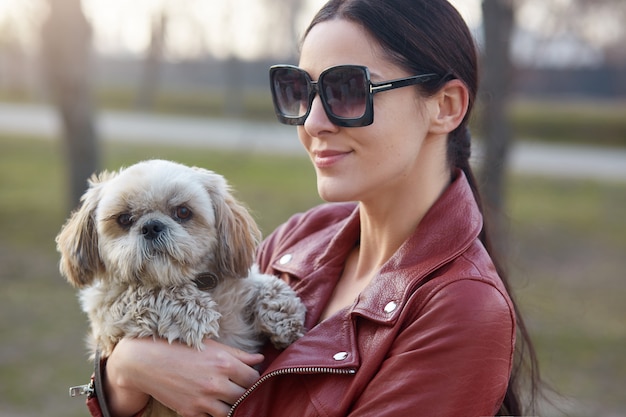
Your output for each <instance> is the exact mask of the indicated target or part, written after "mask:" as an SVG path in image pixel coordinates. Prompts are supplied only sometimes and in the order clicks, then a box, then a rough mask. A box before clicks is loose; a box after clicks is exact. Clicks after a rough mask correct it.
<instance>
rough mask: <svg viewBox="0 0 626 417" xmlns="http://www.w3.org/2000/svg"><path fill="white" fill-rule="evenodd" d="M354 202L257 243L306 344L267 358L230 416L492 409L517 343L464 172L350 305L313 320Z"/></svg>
mask: <svg viewBox="0 0 626 417" xmlns="http://www.w3.org/2000/svg"><path fill="white" fill-rule="evenodd" d="M358 211H359V210H358V206H356V205H355V204H325V205H322V206H319V207H317V208H314V209H312V210H311V211H309V212H307V213H304V214H299V215H296V216H294V217H292V218H291V219H290V220H289V221H288V222H287V223H285V224H284V225H282V226H281V227H280V228H278V229H277V230H276V231H275V232H274V233H273V234H272V235H271V236H269V238H268V239H267V240H266V241H265V242H264V243H263V245H262V247H261V249H260V251H259V255H258V262H259V264H260V266H261V269H262V270H264V271H265V272H268V273H273V274H276V275H280V276H282V277H283V278H284V279H286V280H287V281H288V282H289V283H290V284H291V285H292V286H293V288H294V289H295V290H296V291H297V292H298V294H299V295H300V297H301V298H302V300H303V301H304V303H305V304H306V306H307V309H308V312H307V319H306V324H307V328H309V329H310V330H309V331H308V332H307V333H306V335H305V336H304V337H302V338H301V339H300V340H298V341H297V342H295V343H294V344H292V345H291V346H289V347H288V348H287V349H286V350H285V351H283V352H274V351H271V350H269V349H268V350H267V351H266V352H264V353H265V354H266V358H267V359H268V360H267V362H268V363H269V365H268V367H267V369H266V370H265V372H264V373H263V375H262V376H261V379H260V380H259V381H258V382H257V383H256V384H255V385H254V386H253V387H252V388H251V389H249V390H248V392H247V393H246V394H245V395H244V396H243V397H242V398H241V399H240V400H239V401H238V402H237V403H236V404H235V406H234V407H233V409H232V410H231V415H232V416H235V417H243V416H246V417H295V416H297V417H305V416H306V417H314V416H327V417H330V416H337V417H339V416H342V417H346V416H350V417H356V416H376V417H381V416H394V417H398V416H427V417H433V416H449V417H459V416H463V417H472V416H487V415H494V414H495V413H497V411H498V409H499V406H500V403H501V402H502V400H503V398H504V394H505V392H506V388H507V384H508V380H509V376H510V372H511V366H512V360H513V350H514V344H515V319H514V313H513V307H512V304H511V301H510V299H509V297H508V295H507V293H506V290H505V288H504V285H503V284H502V282H501V280H500V278H499V277H498V275H497V273H496V271H495V268H494V266H493V264H492V262H491V259H490V257H489V255H488V254H487V252H486V251H485V249H484V247H483V245H482V244H481V242H480V241H479V240H478V235H479V233H480V230H481V227H482V216H481V214H480V212H479V210H478V207H477V205H476V203H475V200H474V198H473V196H472V192H471V189H470V187H469V185H468V183H467V180H466V179H465V177H464V175H463V174H462V173H460V172H459V173H457V175H456V178H455V180H454V181H453V183H452V184H451V185H450V186H449V187H448V189H447V190H446V191H445V192H444V194H443V195H442V196H441V197H440V198H439V199H438V201H437V202H436V203H435V204H434V205H433V207H432V208H431V209H430V211H429V212H428V213H427V215H426V216H425V217H424V219H423V220H422V221H421V223H420V224H419V226H418V227H417V229H416V230H415V233H414V234H413V235H412V236H411V237H410V238H409V239H408V240H407V241H406V242H405V243H404V244H403V246H402V247H401V248H400V249H399V250H398V251H397V253H396V254H394V256H393V257H392V258H391V259H390V260H389V261H388V262H387V263H386V264H385V265H384V266H383V268H382V269H381V270H380V271H379V273H378V274H377V275H376V276H375V277H374V279H373V280H372V282H371V284H370V285H369V286H368V287H367V288H366V289H365V290H364V291H363V293H362V294H361V295H360V296H359V298H358V299H357V300H356V301H355V303H354V304H353V305H352V306H350V307H349V308H346V309H344V310H342V311H339V312H338V313H337V314H335V315H334V316H332V317H330V318H328V319H327V320H324V321H322V322H321V323H319V324H318V323H317V322H318V321H319V317H320V315H321V313H322V310H323V309H324V307H325V305H326V302H327V301H328V299H329V298H330V296H331V294H332V291H333V288H334V285H335V282H336V281H337V279H338V277H339V275H340V273H341V271H342V268H343V264H344V262H345V259H346V257H347V254H348V253H349V251H350V250H351V249H352V248H353V247H354V245H355V244H356V242H357V241H358V238H359V227H360V226H359V213H358Z"/></svg>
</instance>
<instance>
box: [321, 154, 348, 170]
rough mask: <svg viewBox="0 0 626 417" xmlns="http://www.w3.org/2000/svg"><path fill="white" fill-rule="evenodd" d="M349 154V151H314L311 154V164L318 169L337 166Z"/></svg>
mask: <svg viewBox="0 0 626 417" xmlns="http://www.w3.org/2000/svg"><path fill="white" fill-rule="evenodd" d="M350 153H351V152H350V151H347V152H345V151H332V150H326V151H315V152H313V163H314V164H315V166H316V167H318V168H329V167H331V166H333V165H335V164H337V163H338V162H339V161H341V160H342V159H343V158H345V157H346V156H348V155H349V154H350Z"/></svg>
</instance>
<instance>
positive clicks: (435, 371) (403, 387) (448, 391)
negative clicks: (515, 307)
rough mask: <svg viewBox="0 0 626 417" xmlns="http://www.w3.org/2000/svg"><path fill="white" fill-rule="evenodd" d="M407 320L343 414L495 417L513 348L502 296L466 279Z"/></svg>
mask: <svg viewBox="0 0 626 417" xmlns="http://www.w3.org/2000/svg"><path fill="white" fill-rule="evenodd" d="M408 307H409V306H408ZM413 314H415V319H414V320H413V321H411V320H408V321H407V323H410V324H409V325H408V326H407V327H406V328H405V329H404V330H402V331H401V333H400V334H399V335H398V337H397V338H396V340H395V342H394V343H393V345H392V347H391V350H390V352H389V353H388V356H387V357H386V359H385V360H384V362H383V364H382V366H381V368H380V369H379V371H378V372H377V373H376V375H375V376H374V377H373V379H372V380H371V383H369V384H368V386H367V387H366V388H365V391H364V392H363V393H362V395H360V396H359V399H358V400H357V402H356V403H355V405H354V407H353V409H352V411H351V413H350V414H349V416H350V417H357V416H376V417H381V416H394V417H395V416H438V417H445V416H449V417H458V416H464V417H472V416H477V417H478V416H488V415H492V416H493V415H494V414H495V413H497V411H498V409H499V407H500V404H501V402H502V400H503V398H504V394H505V393H506V389H507V385H508V380H509V377H510V372H511V366H512V358H513V348H514V343H515V320H514V315H513V312H512V309H511V305H510V304H509V302H508V297H507V296H506V295H504V294H502V293H501V292H500V290H498V289H497V288H495V287H494V286H492V285H490V284H488V283H485V282H483V281H480V280H467V279H466V280H461V281H455V282H453V283H450V284H448V285H447V286H446V287H445V288H443V289H439V290H438V291H437V292H436V293H435V294H434V295H433V297H432V298H431V299H430V300H429V301H428V302H427V303H426V304H425V305H424V308H423V309H422V311H419V312H414V313H413Z"/></svg>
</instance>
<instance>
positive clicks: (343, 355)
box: [333, 352, 348, 361]
mask: <svg viewBox="0 0 626 417" xmlns="http://www.w3.org/2000/svg"><path fill="white" fill-rule="evenodd" d="M347 357H348V352H337V353H335V354H334V355H333V359H334V360H336V361H343V360H345V359H346V358H347Z"/></svg>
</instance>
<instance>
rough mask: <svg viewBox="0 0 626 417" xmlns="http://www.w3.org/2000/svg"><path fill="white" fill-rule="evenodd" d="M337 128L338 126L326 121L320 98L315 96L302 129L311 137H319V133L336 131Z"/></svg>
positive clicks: (326, 117)
mask: <svg viewBox="0 0 626 417" xmlns="http://www.w3.org/2000/svg"><path fill="white" fill-rule="evenodd" d="M337 128H338V126H336V125H334V124H333V123H332V122H331V121H330V120H329V119H328V116H327V115H326V111H325V110H324V105H323V104H322V100H321V99H320V96H319V95H316V96H315V98H314V99H313V102H312V103H311V111H310V112H309V115H308V116H307V118H306V120H305V121H304V129H305V130H306V132H307V133H308V134H309V135H311V136H319V134H320V133H321V132H324V131H336V130H337Z"/></svg>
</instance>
